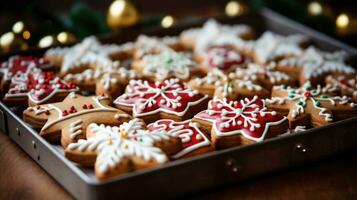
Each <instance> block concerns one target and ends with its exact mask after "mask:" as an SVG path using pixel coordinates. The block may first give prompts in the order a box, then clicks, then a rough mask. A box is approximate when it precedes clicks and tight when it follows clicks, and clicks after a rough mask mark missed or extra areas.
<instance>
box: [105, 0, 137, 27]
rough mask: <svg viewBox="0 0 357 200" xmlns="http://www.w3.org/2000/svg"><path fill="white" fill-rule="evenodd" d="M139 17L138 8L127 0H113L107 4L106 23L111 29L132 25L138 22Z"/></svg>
mask: <svg viewBox="0 0 357 200" xmlns="http://www.w3.org/2000/svg"><path fill="white" fill-rule="evenodd" d="M139 19H140V15H139V12H138V10H137V9H136V7H135V6H134V4H133V3H132V2H131V1H129V0H115V1H113V3H112V4H111V5H110V6H109V10H108V13H107V24H108V26H109V28H110V29H112V30H118V29H120V28H122V27H128V26H133V25H135V24H137V23H138V22H139Z"/></svg>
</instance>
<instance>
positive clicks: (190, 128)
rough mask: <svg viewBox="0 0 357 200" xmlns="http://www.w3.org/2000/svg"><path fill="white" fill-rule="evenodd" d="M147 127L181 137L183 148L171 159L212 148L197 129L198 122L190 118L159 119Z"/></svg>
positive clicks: (201, 152)
mask: <svg viewBox="0 0 357 200" xmlns="http://www.w3.org/2000/svg"><path fill="white" fill-rule="evenodd" d="M148 129H149V130H151V131H167V133H168V134H170V135H172V136H175V137H179V138H181V141H182V146H183V149H182V150H181V151H179V152H178V153H176V154H174V155H172V156H171V157H172V158H173V159H180V158H184V157H189V156H194V155H199V154H203V153H205V152H208V151H212V150H213V148H212V145H211V142H210V141H209V139H208V138H207V136H206V135H205V134H204V133H203V132H202V131H201V130H200V129H199V124H198V123H195V122H192V121H191V120H186V121H183V122H175V121H173V120H171V119H161V120H158V121H156V122H155V123H152V124H149V125H148Z"/></svg>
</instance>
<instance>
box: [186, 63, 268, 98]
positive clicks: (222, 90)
mask: <svg viewBox="0 0 357 200" xmlns="http://www.w3.org/2000/svg"><path fill="white" fill-rule="evenodd" d="M188 84H189V86H190V88H193V89H196V90H198V91H200V92H201V93H203V94H207V95H208V96H210V97H218V98H228V99H231V100H234V99H237V98H239V97H253V96H255V95H258V96H259V97H261V98H263V97H269V96H270V92H269V91H268V90H266V89H265V88H263V87H262V86H261V85H260V84H259V83H257V82H255V81H252V80H242V79H240V78H239V77H238V76H237V75H236V74H235V73H233V72H231V73H229V74H225V73H223V72H222V71H220V70H212V71H210V72H208V74H207V76H205V77H203V78H195V79H192V80H191V81H190V82H189V83H188Z"/></svg>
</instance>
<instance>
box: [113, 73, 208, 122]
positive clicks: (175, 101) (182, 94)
mask: <svg viewBox="0 0 357 200" xmlns="http://www.w3.org/2000/svg"><path fill="white" fill-rule="evenodd" d="M207 101H208V97H207V96H204V95H201V94H199V92H198V91H196V90H191V89H188V88H187V87H186V86H185V85H184V84H183V83H181V82H180V81H179V80H178V79H169V80H165V81H163V82H149V81H143V80H132V81H130V83H129V85H128V86H127V88H126V92H125V93H124V94H123V95H121V96H119V97H118V98H117V99H116V100H115V101H114V104H115V105H116V106H117V107H118V108H120V109H122V110H124V111H126V112H128V113H132V114H133V116H134V117H138V118H142V119H144V120H145V122H147V123H149V122H153V121H155V120H157V119H161V118H169V119H173V120H175V121H182V120H186V119H189V118H191V117H192V116H193V115H194V113H197V112H199V111H201V110H202V109H204V108H205V107H206V105H207V104H206V103H207Z"/></svg>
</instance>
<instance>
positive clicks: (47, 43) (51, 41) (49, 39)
mask: <svg viewBox="0 0 357 200" xmlns="http://www.w3.org/2000/svg"><path fill="white" fill-rule="evenodd" d="M58 44H59V42H58V41H57V38H56V37H55V36H53V35H47V36H45V37H43V38H41V39H40V40H39V41H38V47H40V48H47V47H51V46H55V45H58Z"/></svg>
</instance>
